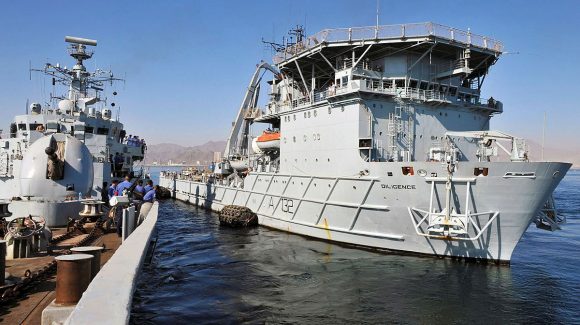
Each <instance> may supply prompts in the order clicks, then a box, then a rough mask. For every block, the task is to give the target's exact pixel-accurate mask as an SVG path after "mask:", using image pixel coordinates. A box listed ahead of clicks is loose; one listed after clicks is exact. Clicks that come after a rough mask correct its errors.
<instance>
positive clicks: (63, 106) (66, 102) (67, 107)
mask: <svg viewBox="0 0 580 325" xmlns="http://www.w3.org/2000/svg"><path fill="white" fill-rule="evenodd" d="M74 107H75V104H74V103H73V101H72V100H70V99H63V100H61V101H60V102H58V108H59V109H60V110H61V111H64V112H65V113H70V112H71V111H72V110H73V109H74Z"/></svg>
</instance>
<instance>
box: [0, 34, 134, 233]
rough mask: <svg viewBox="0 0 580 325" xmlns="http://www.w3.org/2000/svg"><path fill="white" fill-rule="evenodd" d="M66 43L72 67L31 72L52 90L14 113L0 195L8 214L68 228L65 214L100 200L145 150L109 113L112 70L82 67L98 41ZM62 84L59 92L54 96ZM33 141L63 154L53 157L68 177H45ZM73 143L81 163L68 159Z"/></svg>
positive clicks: (1, 147) (0, 153) (5, 140)
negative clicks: (43, 78) (84, 202)
mask: <svg viewBox="0 0 580 325" xmlns="http://www.w3.org/2000/svg"><path fill="white" fill-rule="evenodd" d="M65 42H67V43H68V44H69V46H68V53H69V55H70V56H71V57H72V58H73V59H74V60H75V62H74V65H73V66H72V67H71V68H67V67H66V66H61V65H60V64H59V63H56V64H53V63H46V65H45V66H44V68H42V69H31V71H34V72H40V73H41V74H43V75H45V76H47V77H48V78H49V80H50V81H51V83H52V86H53V88H54V93H51V97H50V98H49V99H48V100H47V102H46V105H44V106H43V105H42V104H40V103H36V102H35V103H32V104H30V106H29V107H27V111H26V114H23V115H17V116H15V118H14V121H13V122H12V123H11V124H10V128H9V132H7V133H5V134H2V137H1V139H0V199H2V200H3V202H6V203H10V211H11V212H12V215H13V218H16V217H22V216H27V215H36V216H42V217H44V219H45V220H46V225H47V226H62V225H66V224H67V222H68V218H69V217H70V218H78V211H79V210H81V209H82V207H83V206H82V202H81V201H82V200H83V199H98V200H100V199H103V200H105V199H106V193H105V195H103V193H104V192H106V189H107V187H108V185H110V184H111V180H112V177H113V174H116V176H122V175H125V174H129V173H133V172H134V171H133V168H134V163H136V162H139V161H142V160H143V158H144V154H145V145H144V142H143V141H141V140H140V139H139V140H136V139H137V138H133V137H131V139H130V140H129V141H127V140H126V138H127V137H126V131H125V130H124V125H123V124H122V123H121V122H120V121H119V116H118V114H117V116H113V112H114V109H115V103H114V101H113V99H112V98H114V97H115V96H116V95H117V92H116V91H112V92H111V91H107V89H106V86H107V85H111V86H112V85H113V84H114V83H115V82H118V81H121V79H119V78H116V77H115V76H114V75H113V73H112V72H111V71H105V70H101V69H96V70H95V71H88V70H87V68H86V67H85V65H84V61H85V60H88V59H91V58H92V57H93V54H94V52H93V50H92V48H93V47H95V46H97V41H96V40H92V39H86V38H79V37H71V36H66V37H65ZM60 87H63V88H65V90H64V91H63V93H64V94H63V95H57V92H58V91H59V88H60ZM111 95H112V97H109V96H111ZM63 135H68V136H70V137H63ZM46 139H49V140H46ZM59 139H60V140H59ZM37 142H38V143H40V142H42V146H45V147H46V145H47V144H51V143H52V144H53V147H54V151H55V152H57V151H58V152H57V153H59V155H60V158H55V161H61V163H62V164H63V168H62V169H63V171H64V174H65V175H59V176H58V177H52V176H51V177H49V176H46V175H48V174H47V173H45V171H44V170H43V169H46V163H44V165H42V164H40V163H39V160H38V159H39V158H38V157H40V156H39V154H40V153H41V152H42V150H44V148H45V147H41V145H37V147H38V148H36V150H33V151H31V150H30V149H31V148H32V147H34V146H35V143H37ZM76 142H80V143H82V147H83V148H84V149H83V150H86V151H87V152H88V154H87V155H85V158H83V159H82V161H81V160H79V161H81V162H82V163H81V164H80V165H79V164H78V163H76V160H77V159H76V158H74V159H73V156H71V158H70V159H69V158H68V157H66V156H67V154H66V152H67V150H66V149H65V147H66V146H68V144H69V143H71V144H72V145H73V146H79V145H78V144H75V143H76ZM59 143H60V144H59ZM59 146H60V149H59ZM87 149H88V150H87ZM53 154H54V153H53ZM45 157H46V156H45ZM45 157H44V158H42V159H44V160H46V158H45ZM119 157H121V158H119ZM114 160H117V161H114ZM77 165H79V166H82V168H81V167H79V166H77ZM115 165H116V168H115ZM68 169H70V171H68ZM45 174H46V175H45ZM87 177H88V178H89V180H86V178H87ZM49 178H51V179H49ZM52 180H54V182H53V181H52ZM10 219H11V218H7V220H8V221H9V220H10Z"/></svg>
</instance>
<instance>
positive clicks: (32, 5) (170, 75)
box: [0, 0, 580, 151]
mask: <svg viewBox="0 0 580 325" xmlns="http://www.w3.org/2000/svg"><path fill="white" fill-rule="evenodd" d="M375 8H376V1H375V0H359V1H346V0H345V1H340V0H334V1H297V0H288V1H273V0H269V1H181V0H172V1H118V0H117V1H60V0H52V1H6V2H3V3H2V4H1V5H0V72H1V73H0V128H4V129H5V130H6V128H7V126H8V124H9V123H10V121H11V120H12V117H13V115H15V114H19V113H22V112H24V108H25V103H26V100H27V99H30V100H31V101H39V102H44V101H45V98H46V96H48V92H49V91H50V86H49V84H45V86H44V87H43V82H42V80H43V79H42V78H40V77H39V76H33V78H32V81H31V80H29V76H28V63H29V61H31V62H32V65H33V66H34V67H42V66H43V64H44V63H45V62H47V60H50V62H53V63H55V62H60V63H61V64H63V65H64V64H66V65H67V66H70V65H71V62H72V61H71V58H70V57H68V56H67V54H66V52H65V43H64V42H63V37H64V36H65V35H74V36H80V37H87V38H95V39H97V40H98V41H99V44H98V46H97V48H96V49H95V50H96V54H95V56H94V59H93V60H91V61H90V62H89V64H88V67H89V68H94V67H95V64H96V65H97V66H98V67H100V68H103V69H109V68H110V69H112V70H113V71H114V72H115V73H116V74H117V75H118V76H124V75H125V74H126V79H127V82H126V84H125V85H123V84H120V85H119V86H118V87H117V88H116V89H117V90H118V92H119V96H117V97H118V98H117V100H116V102H117V104H118V105H119V106H120V107H121V108H122V111H121V120H122V122H124V123H125V124H126V126H127V127H128V130H129V133H133V134H140V135H142V136H144V137H146V138H147V139H148V140H149V141H148V142H149V143H162V142H174V143H178V144H183V145H195V144H201V143H204V142H206V141H208V140H223V139H225V138H226V137H227V133H228V131H229V126H230V122H231V121H232V120H233V118H234V117H235V113H236V112H237V109H238V106H239V104H240V101H241V100H242V96H243V93H244V91H245V88H246V86H247V83H248V81H249V78H250V76H251V74H252V73H253V70H254V68H255V65H256V63H258V62H259V61H260V60H262V59H266V60H270V57H271V55H270V51H268V50H265V49H264V46H263V45H262V44H261V42H260V39H261V38H262V37H264V38H267V39H273V38H275V39H276V40H280V39H281V37H282V35H284V34H285V33H286V32H287V30H288V29H289V28H290V27H292V26H293V25H296V24H303V25H305V26H306V30H307V34H313V33H315V32H317V31H319V30H321V29H324V28H333V27H354V26H368V25H374V23H375V10H376V9H375ZM424 21H433V22H437V23H441V24H444V25H449V26H452V27H456V28H460V29H467V28H468V27H469V28H471V30H472V32H474V33H477V34H483V35H487V36H491V37H494V38H497V39H499V40H501V41H503V42H504V44H505V46H506V49H507V50H508V51H510V52H519V54H510V55H504V56H503V57H502V58H501V59H500V60H499V62H498V63H497V64H496V66H495V67H494V68H493V69H492V70H491V74H490V75H489V76H488V78H487V79H486V84H485V85H484V96H485V97H489V96H493V97H494V98H496V99H499V100H501V101H503V102H504V114H502V115H500V116H498V117H496V118H494V119H493V120H492V128H495V129H502V130H504V131H507V132H510V133H513V134H516V135H520V136H524V137H528V138H531V139H534V140H536V141H538V140H539V139H540V137H541V130H542V120H543V112H544V111H548V137H547V140H548V141H551V142H555V143H556V144H555V146H556V147H566V146H570V147H572V148H574V150H576V151H580V150H579V148H580V147H579V145H578V142H579V141H578V139H580V123H579V122H580V110H579V104H578V103H579V97H580V83H579V82H578V80H577V79H578V77H579V76H580V61H579V56H578V53H579V52H580V42H578V40H579V38H580V36H579V32H580V1H523V0H522V1H449V2H444V1H417V2H415V1H386V0H382V1H381V14H380V22H381V24H389V23H410V22H424Z"/></svg>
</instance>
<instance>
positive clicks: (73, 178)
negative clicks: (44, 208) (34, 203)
mask: <svg viewBox="0 0 580 325" xmlns="http://www.w3.org/2000/svg"><path fill="white" fill-rule="evenodd" d="M20 170H21V172H20V196H22V197H31V198H33V197H34V198H43V199H47V200H62V199H64V198H65V197H66V196H67V194H70V191H74V193H79V192H80V193H82V194H83V196H84V195H87V194H88V193H89V191H90V189H91V187H92V186H93V159H92V155H91V153H90V152H89V149H88V148H87V146H85V144H84V143H82V142H81V141H79V140H77V139H75V138H73V137H71V136H70V135H67V134H63V133H56V134H51V135H48V136H45V137H42V138H40V139H38V140H36V141H34V143H32V145H31V146H30V148H29V149H28V151H27V152H26V153H25V154H24V157H23V159H22V168H21V169H20ZM67 192H69V193H67Z"/></svg>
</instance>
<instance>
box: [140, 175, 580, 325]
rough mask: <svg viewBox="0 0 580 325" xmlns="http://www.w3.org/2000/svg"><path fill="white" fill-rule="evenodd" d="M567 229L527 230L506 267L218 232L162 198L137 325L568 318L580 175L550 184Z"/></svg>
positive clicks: (573, 296)
mask: <svg viewBox="0 0 580 325" xmlns="http://www.w3.org/2000/svg"><path fill="white" fill-rule="evenodd" d="M555 198H556V203H557V204H558V205H559V207H560V209H561V210H562V212H563V213H564V214H565V215H567V217H568V224H567V225H566V226H565V228H564V230H563V231H559V232H555V233H552V234H548V235H547V236H546V234H545V233H540V232H541V230H537V229H535V226H531V229H530V230H528V231H527V232H526V233H525V235H524V238H523V240H522V241H521V242H520V243H519V244H518V247H517V248H516V251H515V253H514V257H513V259H512V265H511V267H505V266H504V267H498V266H485V265H480V264H469V263H463V262H456V261H451V260H448V259H443V260H441V259H436V258H423V257H409V256H398V255H387V254H381V253H377V252H369V251H365V250H361V249H355V248H350V247H343V246H339V245H336V244H330V243H327V242H323V241H316V240H310V239H307V238H305V237H301V236H297V235H292V234H287V233H284V232H279V231H275V230H270V229H266V228H256V229H251V230H236V229H228V228H220V227H219V224H218V221H217V217H216V215H215V214H212V213H210V212H206V211H204V210H201V209H196V208H195V207H193V206H191V205H187V204H184V203H181V202H177V201H176V202H173V201H167V202H164V203H163V204H162V205H161V206H160V210H159V216H160V217H159V222H158V228H159V241H158V243H157V249H156V251H155V254H154V257H153V259H152V263H151V264H150V265H148V266H146V267H145V268H144V270H143V272H142V275H141V277H140V280H139V283H138V289H137V291H136V293H135V298H134V305H133V312H132V315H131V317H132V318H131V322H132V323H134V324H144V323H145V324H147V323H151V324H158V323H171V324H203V323H244V322H248V323H264V322H268V323H317V324H318V323H465V322H468V321H469V322H477V323H500V322H501V323H530V322H531V323H538V322H541V323H571V322H575V321H578V319H579V318H580V310H578V308H577V307H578V306H580V274H579V273H578V272H577V271H578V270H579V269H580V254H578V253H577V252H578V251H579V250H580V239H579V238H580V218H579V215H580V213H579V212H580V199H579V198H580V171H571V172H570V173H569V174H568V176H566V177H565V178H564V180H563V181H562V183H561V185H560V186H559V188H558V189H557V190H556V192H555Z"/></svg>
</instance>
